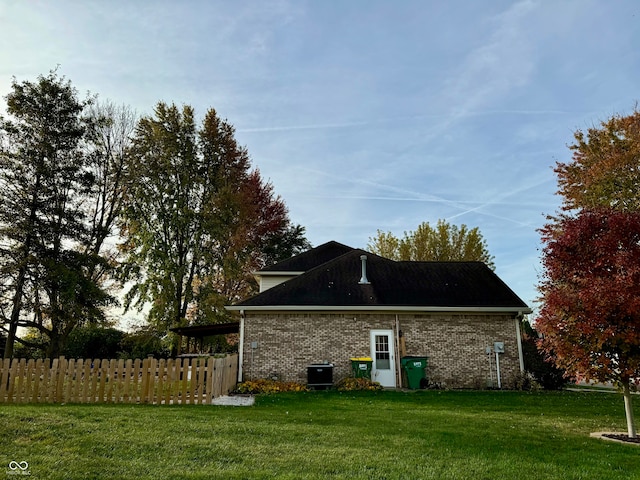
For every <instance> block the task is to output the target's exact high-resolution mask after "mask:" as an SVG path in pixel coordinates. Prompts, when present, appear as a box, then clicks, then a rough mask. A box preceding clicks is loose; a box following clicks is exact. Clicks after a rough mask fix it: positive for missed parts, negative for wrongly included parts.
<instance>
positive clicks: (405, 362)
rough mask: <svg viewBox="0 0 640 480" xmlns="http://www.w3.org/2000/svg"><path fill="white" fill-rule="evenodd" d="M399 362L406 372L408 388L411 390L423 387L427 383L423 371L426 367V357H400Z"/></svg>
mask: <svg viewBox="0 0 640 480" xmlns="http://www.w3.org/2000/svg"><path fill="white" fill-rule="evenodd" d="M401 363H402V367H403V368H404V371H405V373H406V374H407V383H408V385H409V388H411V389H413V390H417V389H418V388H424V386H426V383H427V377H426V374H425V371H424V369H425V368H427V357H402V360H401Z"/></svg>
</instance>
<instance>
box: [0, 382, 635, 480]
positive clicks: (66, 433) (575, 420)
mask: <svg viewBox="0 0 640 480" xmlns="http://www.w3.org/2000/svg"><path fill="white" fill-rule="evenodd" d="M598 430H618V431H624V430H625V419H624V408H623V402H622V398H621V396H619V395H613V394H607V393H581V392H553V393H550V392H540V393H522V392H468V391H457V392H456V391H453V392H447V391H420V392H409V393H406V392H390V391H384V392H358V393H339V392H335V391H332V392H309V393H295V394H279V395H271V396H264V397H260V398H258V401H257V403H256V405H255V406H253V407H220V406H198V405H193V406H190V405H184V406H145V405H1V406H0V477H1V476H2V475H3V474H4V473H5V472H4V471H3V470H7V472H8V471H9V470H8V468H7V465H8V464H9V462H11V461H16V462H23V461H27V462H28V463H29V470H30V472H31V477H32V478H38V479H40V478H47V479H49V478H50V479H89V478H91V479H118V478H123V479H124V478H136V479H175V478H181V479H182V478H186V479H205V478H206V479H217V478H220V479H253V478H283V479H325V478H334V479H367V480H368V479H429V478H434V479H436V478H437V479H468V478H473V479H501V478H506V479H527V480H531V479H533V478H535V479H599V478H602V479H618V478H619V479H622V478H625V479H628V478H640V462H638V455H640V447H637V446H630V445H621V444H616V443H610V442H605V441H602V440H598V439H593V438H589V433H590V432H593V431H598ZM10 477H11V476H10V475H7V478H10Z"/></svg>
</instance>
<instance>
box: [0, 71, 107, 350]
mask: <svg viewBox="0 0 640 480" xmlns="http://www.w3.org/2000/svg"><path fill="white" fill-rule="evenodd" d="M6 100H7V113H8V114H9V116H10V117H9V118H8V119H5V118H2V119H0V135H1V136H2V145H1V146H0V188H1V189H2V191H3V199H2V202H1V203H0V239H1V247H0V259H1V261H2V264H1V266H0V275H1V277H2V302H3V304H2V315H3V323H4V324H5V326H6V330H7V342H6V348H5V357H11V356H12V355H13V346H14V343H15V340H16V331H17V328H18V326H23V327H32V328H34V329H37V330H38V331H39V332H40V333H41V334H42V335H44V336H46V337H47V339H48V342H47V345H46V354H47V355H48V356H57V355H58V354H59V353H60V351H61V349H62V347H63V345H64V342H65V339H66V338H67V337H68V335H69V334H70V332H71V331H72V330H73V329H74V328H75V327H76V326H77V325H78V324H80V323H81V322H83V321H87V320H92V319H95V320H100V319H103V318H104V316H103V312H102V307H104V306H106V305H108V304H109V303H110V302H111V300H112V299H111V297H110V296H109V295H107V294H106V293H105V292H104V291H103V290H102V289H101V288H100V286H99V285H97V284H96V282H94V281H93V280H92V278H91V276H90V275H89V274H88V272H89V271H92V270H94V269H95V268H96V266H97V265H99V264H100V263H101V262H102V259H101V258H100V257H99V256H98V255H96V254H95V252H93V251H91V250H88V249H86V248H82V245H86V243H87V241H88V239H89V238H90V231H89V229H88V228H87V224H86V210H85V205H84V200H85V198H86V195H87V194H88V193H89V192H90V191H91V189H92V188H93V185H94V176H93V174H92V172H91V171H90V168H89V157H88V154H87V150H86V148H85V146H86V142H87V141H88V140H89V137H88V132H89V131H90V129H91V120H90V119H88V118H87V117H86V116H85V115H84V111H85V109H86V108H87V106H88V105H90V103H91V99H86V100H80V99H79V98H78V96H77V92H76V91H75V89H74V88H73V87H72V85H71V83H70V82H69V81H66V80H65V79H64V78H60V77H58V76H57V74H56V72H51V73H50V74H49V75H47V76H40V77H38V79H37V81H36V82H29V81H25V82H17V81H16V80H15V79H14V81H13V84H12V91H11V92H10V93H9V94H8V95H7V96H6Z"/></svg>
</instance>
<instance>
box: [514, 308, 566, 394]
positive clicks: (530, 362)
mask: <svg viewBox="0 0 640 480" xmlns="http://www.w3.org/2000/svg"><path fill="white" fill-rule="evenodd" d="M522 327H523V335H522V355H523V357H524V368H525V370H526V371H527V372H528V373H530V374H531V376H533V379H534V380H535V381H536V382H537V383H538V384H539V385H540V386H541V387H542V388H544V389H545V390H562V388H563V387H564V386H565V385H566V384H567V382H568V379H567V378H565V376H564V373H565V372H564V370H562V369H560V368H557V367H556V366H555V365H554V364H553V363H551V362H549V361H547V360H545V358H544V354H543V353H542V352H541V351H540V350H538V347H537V344H536V340H537V338H538V333H537V332H536V330H535V329H534V328H533V327H532V326H531V324H529V322H528V321H526V320H524V321H523V322H522Z"/></svg>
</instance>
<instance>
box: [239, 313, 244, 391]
mask: <svg viewBox="0 0 640 480" xmlns="http://www.w3.org/2000/svg"><path fill="white" fill-rule="evenodd" d="M238 345H240V348H238V383H242V362H243V360H244V310H240V340H239V343H238Z"/></svg>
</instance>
